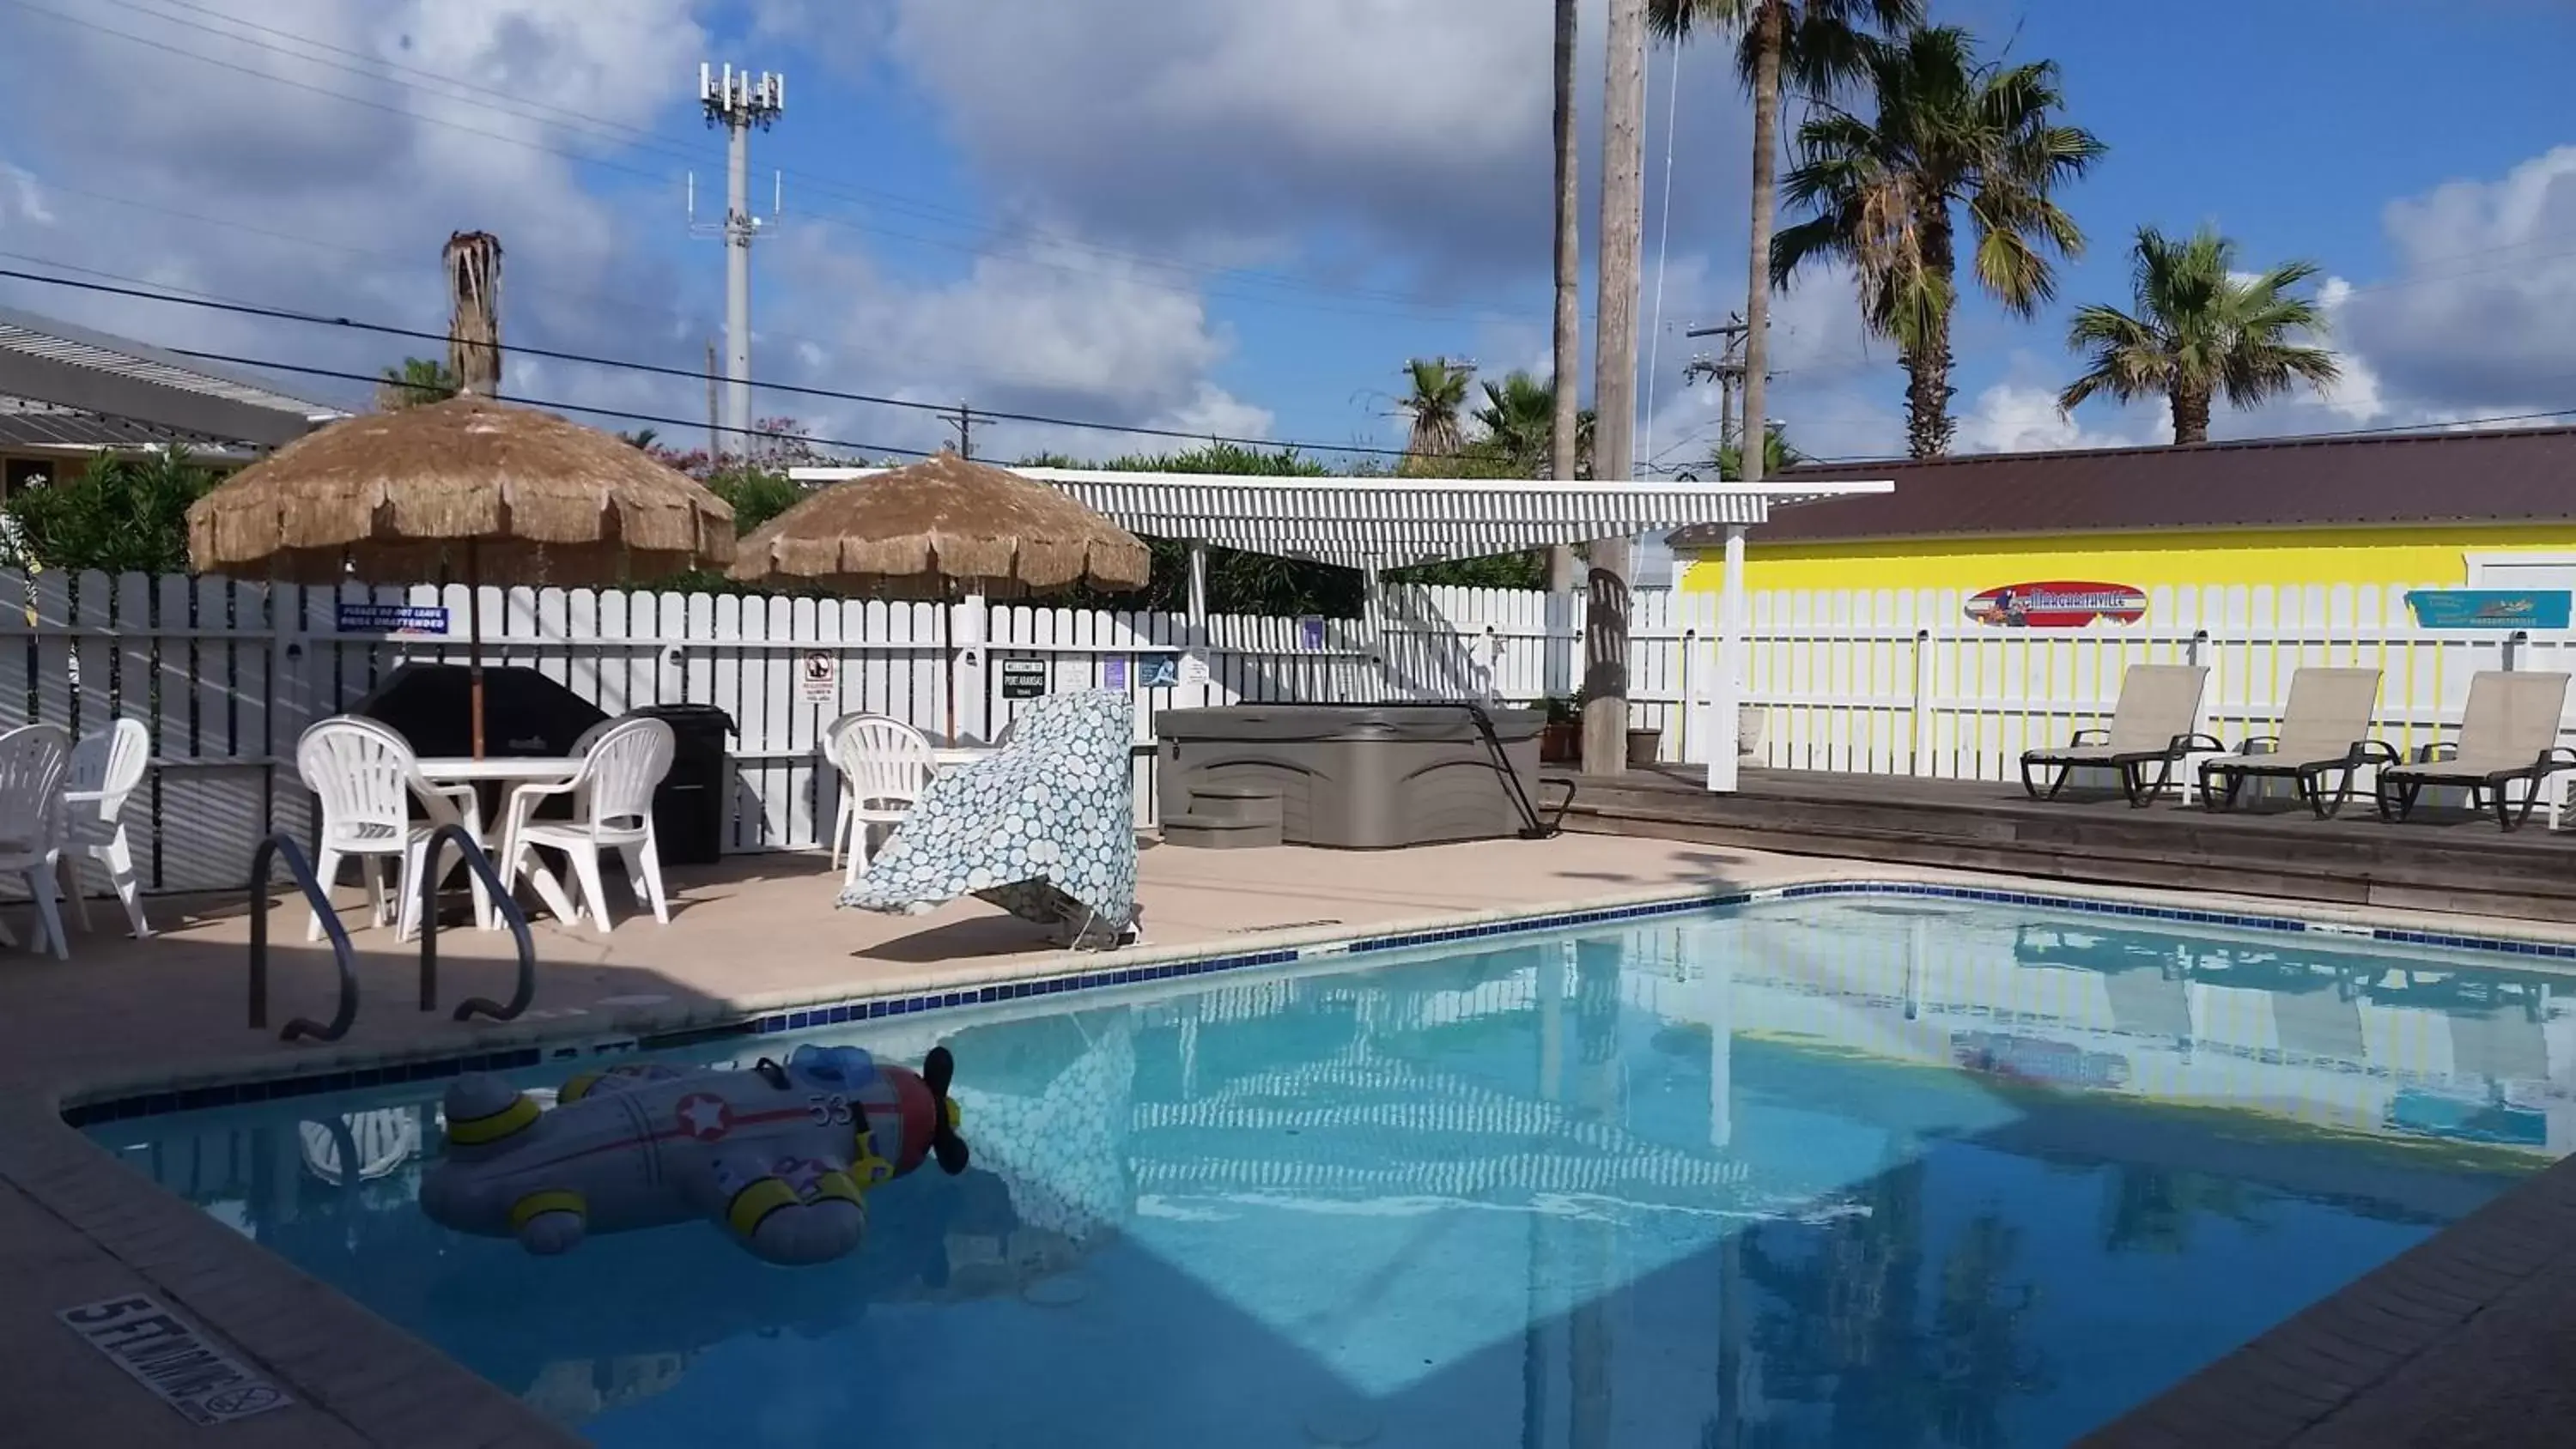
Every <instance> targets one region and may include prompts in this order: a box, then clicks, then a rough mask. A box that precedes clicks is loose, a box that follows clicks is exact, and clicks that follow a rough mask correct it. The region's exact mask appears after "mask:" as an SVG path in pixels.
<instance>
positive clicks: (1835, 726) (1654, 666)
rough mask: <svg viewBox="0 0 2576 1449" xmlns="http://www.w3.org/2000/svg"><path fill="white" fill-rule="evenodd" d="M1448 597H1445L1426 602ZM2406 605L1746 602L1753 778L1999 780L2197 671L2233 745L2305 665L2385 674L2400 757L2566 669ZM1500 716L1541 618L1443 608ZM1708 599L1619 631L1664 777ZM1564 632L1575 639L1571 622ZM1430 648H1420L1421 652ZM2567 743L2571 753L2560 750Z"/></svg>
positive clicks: (1707, 656) (2569, 642)
mask: <svg viewBox="0 0 2576 1449" xmlns="http://www.w3.org/2000/svg"><path fill="white" fill-rule="evenodd" d="M1434 592H1437V593H1442V594H1446V593H1448V592H1449V591H1434ZM2405 595H2406V589H2405V588H2404V587H2390V588H2376V587H2367V588H2353V587H2349V586H2337V587H2331V588H2329V587H2322V586H2320V587H2309V588H2283V589H2274V588H2268V587H2243V586H2211V587H2207V588H2185V589H2170V588H2160V589H2155V590H2152V591H2150V593H2149V595H2148V609H2147V613H2146V617H2145V618H2143V619H2141V620H2139V621H2138V622H2136V623H2132V624H2117V623H2108V622H2104V623H2096V624H2093V625H2089V626H2087V627H2085V628H2081V629H2016V628H2002V627H1996V626H1992V625H1987V624H1981V623H1977V622H1975V621H1972V620H1971V619H1969V618H1968V616H1967V613H1966V611H1965V610H1966V601H1967V597H1968V596H1967V595H1966V594H1964V593H1962V592H1961V591H1958V590H1922V591H1895V590H1876V591H1843V592H1832V593H1825V592H1789V591H1783V592H1773V593H1756V594H1754V595H1752V596H1751V598H1750V599H1749V601H1748V602H1749V605H1750V610H1749V618H1748V627H1747V634H1746V656H1745V681H1744V684H1745V688H1744V699H1745V702H1746V703H1747V704H1749V705H1751V706H1752V707H1753V708H1754V710H1755V711H1756V712H1757V713H1758V714H1759V715H1760V717H1761V735H1760V742H1759V746H1758V748H1757V749H1756V750H1755V751H1754V755H1753V762H1754V763H1758V764H1762V765H1767V766H1770V767H1773V768H1779V769H1802V770H1840V771H1855V772H1861V773H1869V774H1892V775H1919V776H1928V777H1935V778H1956V779H1974V780H2004V779H2012V778H2016V777H2017V771H2018V762H2019V759H2020V756H2021V753H2022V751H2024V750H2026V749H2030V748H2033V747H2037V746H2042V745H2058V744H2064V743H2065V742H2066V739H2067V736H2068V734H2069V733H2070V732H2071V731H2073V730H2074V729H2076V728H2079V727H2081V726H2084V725H2092V724H2098V723H2100V722H2101V721H2102V719H2103V717H2105V716H2107V715H2108V714H2109V713H2110V712H2111V708H2112V706H2113V704H2114V703H2115V702H2116V701H2117V699H2118V697H2119V692H2120V677H2121V673H2122V671H2124V670H2125V669H2127V667H2128V666H2130V665H2132V664H2178V663H2197V664H2204V665H2207V666H2208V667H2209V669H2210V671H2211V682H2210V687H2209V693H2208V696H2207V708H2208V718H2207V721H2206V723H2207V727H2208V728H2209V729H2210V730H2211V731H2212V732H2213V733H2215V734H2217V735H2219V736H2220V737H2222V738H2223V739H2225V740H2227V741H2228V742H2229V743H2230V744H2231V745H2232V744H2234V743H2236V742H2238V741H2240V740H2242V739H2243V738H2244V737H2246V736H2248V735H2258V734H2265V733H2268V732H2270V730H2271V729H2272V728H2273V727H2275V726H2276V725H2277V724H2278V723H2279V721H2280V717H2281V716H2280V712H2281V708H2282V705H2283V703H2284V702H2285V700H2286V698H2287V695H2288V693H2289V687H2290V675H2291V673H2292V672H2293V671H2294V670H2296V669H2298V668H2299V667H2300V666H2302V665H2328V666H2366V667H2370V668H2375V669H2378V670H2380V671H2381V673H2382V680H2381V686H2380V706H2379V716H2378V735H2379V737H2380V738H2382V739H2384V740H2386V741H2387V742H2388V743H2390V744H2391V745H2393V746H2395V747H2396V748H2397V749H2399V750H2400V751H2402V752H2412V751H2413V750H2415V749H2416V748H2418V747H2420V746H2423V745H2426V744H2430V743H2432V742H2434V741H2436V740H2439V739H2443V738H2447V737H2448V734H2449V732H2450V731H2451V730H2452V729H2453V728H2454V727H2456V726H2457V725H2458V723H2459V719H2460V711H2461V707H2462V705H2463V704H2465V702H2466V701H2467V697H2468V688H2469V678H2470V676H2471V675H2472V674H2474V673H2476V672H2477V671H2479V670H2482V669H2524V670H2566V671H2576V631H2568V630H2534V631H2495V630H2427V629H2421V628H2418V627H2417V626H2416V625H2415V623H2414V621H2413V618H2412V615H2411V614H2410V613H2409V611H2408V610H2407V607H2406V600H2405ZM1433 607H1434V609H1435V611H1436V612H1438V613H1440V614H1441V615H1442V617H1443V618H1444V620H1445V621H1446V624H1447V626H1448V627H1449V628H1451V629H1453V630H1454V631H1456V634H1458V635H1463V636H1466V637H1465V638H1464V640H1463V642H1464V643H1465V644H1466V645H1467V649H1468V652H1469V653H1470V654H1471V655H1473V656H1475V657H1480V658H1484V657H1489V658H1492V659H1495V660H1497V661H1498V664H1497V667H1496V670H1495V673H1494V676H1493V685H1494V689H1495V692H1496V693H1498V694H1499V695H1501V696H1502V697H1505V698H1510V699H1528V698H1536V697H1538V696H1539V695H1540V694H1542V693H1543V692H1544V691H1545V688H1546V674H1545V645H1546V640H1547V636H1548V630H1547V627H1546V607H1547V606H1546V600H1545V598H1544V596H1542V595H1535V594H1480V595H1478V596H1477V597H1475V598H1473V599H1472V600H1471V599H1466V598H1455V599H1450V598H1444V599H1442V600H1440V601H1439V602H1438V603H1437V604H1435V605H1434V606H1433ZM1718 607H1719V601H1718V598H1717V596H1715V595H1713V594H1706V593H1689V594H1674V593H1671V592H1666V591H1652V592H1640V593H1638V594H1637V595H1636V598H1635V604H1634V607H1633V609H1632V611H1631V617H1630V641H1631V644H1630V648H1631V653H1630V659H1629V668H1630V681H1629V698H1630V700H1631V702H1632V705H1633V713H1634V721H1633V722H1634V723H1636V724H1639V725H1655V726H1660V727H1661V728H1662V729H1663V730H1664V741H1663V753H1664V757H1665V758H1666V759H1668V760H1669V759H1681V760H1690V761H1694V762H1696V761H1698V760H1700V759H1702V758H1703V753H1704V752H1703V750H1702V748H1701V745H1702V742H1701V741H1700V740H1697V739H1694V738H1692V735H1691V731H1693V730H1694V729H1703V730H1704V728H1705V724H1704V721H1701V720H1698V719H1694V718H1692V717H1691V715H1690V713H1689V712H1687V711H1685V710H1684V709H1682V707H1681V706H1682V703H1683V701H1684V700H1685V699H1686V698H1688V697H1691V696H1692V695H1694V694H1698V695H1702V696H1704V695H1705V693H1706V691H1707V689H1708V685H1709V681H1710V679H1711V678H1712V677H1713V673H1714V670H1715V668H1716V641H1717V637H1718V631H1719V618H1718ZM1572 627H1574V628H1576V629H1578V630H1579V629H1580V627H1581V610H1580V608H1579V607H1578V608H1577V610H1576V611H1575V615H1574V623H1573V625H1572ZM1435 633H1436V631H1435V630H1426V631H1425V632H1424V634H1423V635H1422V638H1421V642H1420V647H1421V648H1424V649H1429V648H1431V647H1433V638H1434V634H1435ZM2561 733H2562V738H2567V739H2568V742H2569V743H2571V744H2576V738H2571V737H2570V736H2571V734H2572V733H2576V732H2571V731H2569V730H2567V729H2562V732H2561Z"/></svg>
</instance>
